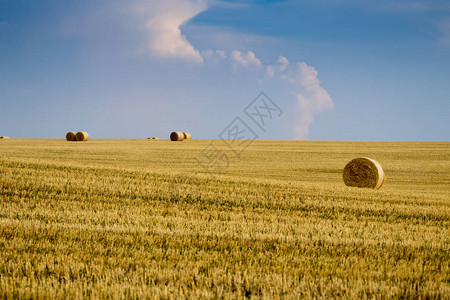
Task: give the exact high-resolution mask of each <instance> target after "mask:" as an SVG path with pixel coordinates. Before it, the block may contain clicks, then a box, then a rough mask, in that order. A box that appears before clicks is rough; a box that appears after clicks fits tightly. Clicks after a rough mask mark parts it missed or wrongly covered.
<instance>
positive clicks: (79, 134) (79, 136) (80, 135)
mask: <svg viewBox="0 0 450 300" xmlns="http://www.w3.org/2000/svg"><path fill="white" fill-rule="evenodd" d="M76 139H77V141H79V142H81V141H87V140H88V139H89V134H88V133H87V132H85V131H79V132H77V134H76Z"/></svg>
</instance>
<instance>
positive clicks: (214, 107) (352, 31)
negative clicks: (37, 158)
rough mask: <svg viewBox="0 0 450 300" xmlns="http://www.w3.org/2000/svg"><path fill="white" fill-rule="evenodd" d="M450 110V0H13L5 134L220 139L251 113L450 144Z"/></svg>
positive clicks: (338, 136) (300, 131)
mask: <svg viewBox="0 0 450 300" xmlns="http://www.w3.org/2000/svg"><path fill="white" fill-rule="evenodd" d="M261 92H264V94H265V96H267V97H268V99H266V100H267V101H268V102H267V103H271V105H276V107H278V108H279V112H280V113H278V112H277V114H273V115H272V114H270V111H269V110H267V109H266V110H264V107H263V106H258V105H257V104H258V103H261V102H258V101H260V98H257V96H258V95H260V93H261ZM254 100H255V101H254ZM255 105H256V106H255ZM247 107H251V108H253V107H256V108H258V107H259V109H260V111H259V113H260V115H259V117H260V116H261V115H264V117H263V118H264V120H265V121H266V122H265V126H264V128H262V127H259V126H257V124H256V123H257V120H256V121H255V120H254V119H252V118H251V116H252V115H251V114H250V115H249V114H246V108H247ZM247 112H248V111H247ZM269 115H270V116H269ZM253 116H254V117H255V116H256V115H253ZM449 116H450V1H443V0H428V1H405V0H389V1H388V0H378V1H375V0H340V1H338V0H314V1H313V0H297V1H293V0H284V1H283V0H278V1H268V0H265V1H256V0H254V1H239V0H233V1H232V0H209V1H207V0H130V1H122V0H97V1H87V0H78V1H68V0H39V1H37V0H0V135H6V136H10V137H12V138H64V137H65V134H66V132H67V131H87V132H89V134H90V137H92V138H147V137H153V136H156V137H160V138H168V136H169V134H170V132H172V131H185V132H190V133H191V134H192V136H193V138H202V139H217V138H220V137H221V136H220V134H221V133H222V132H223V130H225V129H226V128H229V126H230V124H232V122H233V120H235V119H236V118H237V117H239V120H240V121H242V123H244V124H245V125H247V127H248V128H250V129H251V130H252V131H253V132H254V133H255V134H256V135H257V136H258V138H259V139H276V140H354V141H356V140H360V141H450V117H449ZM256 117H258V116H256ZM270 117H271V118H270ZM260 118H261V117H260ZM256 119H258V118H256Z"/></svg>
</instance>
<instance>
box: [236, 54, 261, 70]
mask: <svg viewBox="0 0 450 300" xmlns="http://www.w3.org/2000/svg"><path fill="white" fill-rule="evenodd" d="M230 60H231V62H232V63H233V65H234V67H235V70H236V68H237V66H242V67H244V68H248V67H252V66H254V67H257V68H260V67H262V63H261V61H260V60H259V59H258V58H257V57H256V55H255V53H253V52H252V51H248V52H247V53H242V52H241V51H237V50H234V51H231V54H230Z"/></svg>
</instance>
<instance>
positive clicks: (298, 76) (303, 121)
mask: <svg viewBox="0 0 450 300" xmlns="http://www.w3.org/2000/svg"><path fill="white" fill-rule="evenodd" d="M317 75H318V72H317V70H316V69H315V68H314V67H313V66H309V65H308V64H306V63H305V62H300V63H296V64H295V65H294V66H293V67H291V68H289V69H288V70H287V74H286V75H282V76H280V78H281V79H282V80H286V81H287V82H289V83H290V84H291V85H293V87H294V88H296V87H297V88H300V90H297V91H295V92H294V96H295V98H296V100H297V107H298V109H299V111H300V118H299V119H298V120H299V121H298V123H297V125H296V127H295V133H296V137H297V138H299V139H306V138H307V137H308V134H309V126H310V125H311V124H312V123H313V122H314V116H315V115H316V114H319V113H323V112H325V111H330V110H332V109H333V106H334V105H333V99H332V98H331V97H330V95H329V94H328V92H327V91H326V90H325V89H324V88H323V87H322V86H321V82H320V80H319V79H318V78H317Z"/></svg>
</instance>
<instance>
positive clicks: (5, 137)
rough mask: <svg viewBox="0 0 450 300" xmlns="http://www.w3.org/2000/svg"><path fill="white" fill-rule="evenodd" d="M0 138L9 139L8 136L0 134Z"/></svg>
mask: <svg viewBox="0 0 450 300" xmlns="http://www.w3.org/2000/svg"><path fill="white" fill-rule="evenodd" d="M0 139H2V140H9V136H0Z"/></svg>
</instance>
